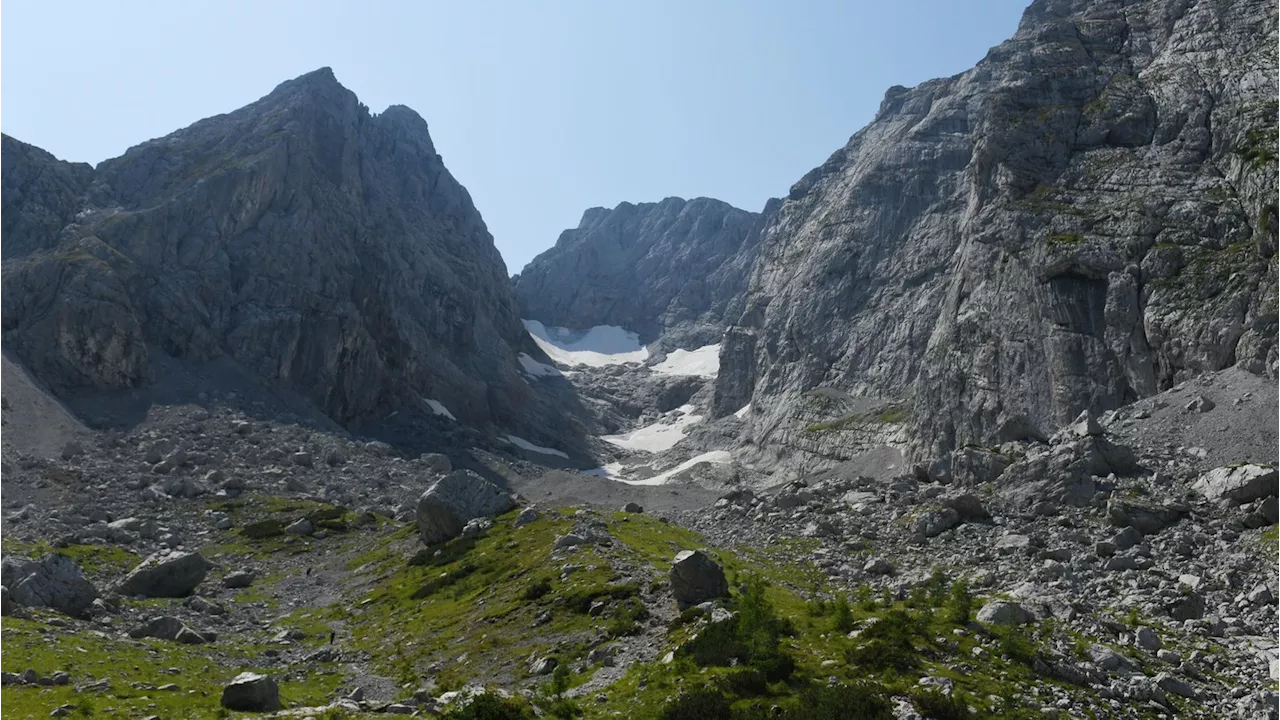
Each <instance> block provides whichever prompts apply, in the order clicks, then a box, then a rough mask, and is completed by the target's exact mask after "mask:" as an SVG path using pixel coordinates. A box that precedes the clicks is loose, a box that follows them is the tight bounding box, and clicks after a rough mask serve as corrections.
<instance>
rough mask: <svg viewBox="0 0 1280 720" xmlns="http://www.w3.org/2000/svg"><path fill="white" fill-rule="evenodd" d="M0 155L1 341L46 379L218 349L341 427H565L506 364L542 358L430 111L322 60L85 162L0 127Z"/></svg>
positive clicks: (124, 371)
mask: <svg viewBox="0 0 1280 720" xmlns="http://www.w3.org/2000/svg"><path fill="white" fill-rule="evenodd" d="M3 162H4V187H3V190H4V192H3V215H4V237H5V243H4V305H5V314H4V342H5V347H6V349H12V350H13V351H14V352H15V354H16V356H17V357H18V358H19V359H21V360H22V361H23V362H24V363H25V364H26V366H27V367H28V368H29V369H30V370H31V371H32V372H33V374H34V375H35V376H36V377H38V378H39V379H40V380H41V381H42V382H44V383H45V384H46V385H48V386H49V387H50V388H51V389H53V390H54V391H55V392H59V393H61V394H64V395H65V394H68V393H74V392H76V391H77V390H84V389H91V390H110V389H121V388H136V387H139V386H145V385H146V384H147V383H148V382H149V380H151V379H152V370H151V366H152V365H153V364H154V362H153V360H154V358H155V356H156V354H157V353H163V354H167V355H172V356H175V357H179V358H182V359H184V360H187V361H191V362H197V363H198V362H203V361H208V360H211V359H214V358H219V357H229V358H231V359H233V360H234V361H235V362H236V363H238V364H239V365H240V366H241V367H243V368H244V369H245V370H246V371H247V372H249V373H252V374H256V375H258V376H260V377H263V378H266V379H268V380H271V381H277V382H279V383H281V384H282V385H283V386H285V387H288V388H292V389H295V390H297V391H298V392H300V393H302V394H304V395H305V396H306V397H307V398H308V399H309V400H310V401H311V402H313V403H314V404H315V405H316V406H317V407H319V408H320V409H321V410H322V411H323V412H324V413H325V414H327V415H328V416H329V417H330V418H332V419H334V420H336V421H337V422H339V423H343V424H352V423H360V422H362V421H368V420H371V419H376V418H381V417H383V416H385V415H387V414H388V413H392V412H395V411H400V410H404V411H417V412H419V413H425V414H426V415H427V416H430V415H432V409H431V407H429V404H428V403H427V402H426V401H427V400H433V401H435V402H436V403H438V404H440V405H441V406H442V407H443V408H445V409H447V410H448V412H449V414H450V415H452V416H453V417H456V418H458V419H459V420H460V421H461V422H463V423H466V424H468V425H472V426H476V427H480V428H485V427H492V426H501V427H506V428H510V429H513V430H516V431H520V429H527V434H529V435H530V436H533V437H535V439H537V438H558V437H560V436H571V435H572V431H571V430H570V429H568V428H567V427H566V426H565V423H564V422H563V420H562V419H561V413H559V412H553V411H551V410H550V408H549V407H544V406H543V405H542V404H540V403H539V401H538V400H537V398H536V397H535V396H534V394H533V393H532V391H531V390H530V388H529V386H528V385H527V384H526V382H525V381H524V379H523V378H522V377H521V375H520V373H519V365H518V363H517V358H516V356H517V354H518V353H519V352H528V353H531V354H533V355H534V356H535V357H542V355H541V353H540V352H539V351H538V349H537V348H536V347H535V346H534V345H533V344H532V342H530V341H529V339H528V336H527V334H526V333H525V331H524V329H523V328H522V326H521V324H520V319H519V316H518V315H517V313H516V303H515V299H514V296H513V295H512V292H511V288H510V284H509V282H508V280H507V275H506V270H505V267H504V265H503V263H502V259H501V257H500V256H499V255H498V252H497V250H496V249H495V247H494V245H493V241H492V238H491V237H490V235H489V233H488V231H487V230H486V228H485V225H484V222H483V221H482V220H481V218H480V215H479V213H478V212H477V211H476V209H475V207H474V206H473V205H472V203H471V199H470V197H469V196H468V194H467V192H466V190H465V189H464V188H463V187H462V186H461V185H459V184H458V182H457V181H456V180H455V179H454V178H453V176H452V175H450V174H449V171H448V170H447V169H446V168H445V167H444V164H443V162H442V160H441V158H440V156H439V155H438V154H437V153H436V151H435V148H434V146H433V145H432V141H431V137H430V135H429V133H428V131H427V124H426V123H425V122H424V121H423V120H422V118H420V117H419V116H418V115H417V114H415V113H414V112H413V111H412V110H410V109H408V108H406V107H401V106H392V107H390V108H388V109H387V110H386V111H385V112H383V113H381V114H377V115H375V114H371V113H370V112H369V110H368V108H366V107H365V106H363V105H362V104H361V103H360V102H359V101H358V100H357V99H356V97H355V95H354V94H352V93H351V92H350V91H348V90H346V89H345V88H343V87H342V86H341V85H340V84H338V82H337V80H336V79H335V78H334V76H333V73H332V72H331V71H329V70H328V69H322V70H318V71H316V72H313V73H310V74H308V75H304V76H302V77H299V78H297V79H295V80H291V81H288V82H285V83H283V84H281V85H280V86H279V87H278V88H276V89H275V90H274V91H273V92H272V93H271V94H269V95H267V96H266V97H264V98H262V99H261V100H259V101H257V102H255V103H253V104H251V105H248V106H246V107H244V108H241V109H239V110H237V111H235V112H232V113H229V114H226V115H219V116H217V117H213V118H209V119H207V120H203V121H201V122H198V123H196V124H195V125H192V126H191V127H188V128H185V129H183V130H180V131H178V132H175V133H173V134H171V135H169V136H166V137H164V138H160V139H157V140H153V141H150V142H147V143H144V144H142V145H139V146H137V147H134V148H131V149H130V150H129V151H128V152H126V153H125V154H124V155H123V156H121V157H118V158H114V159H111V160H107V161H105V162H103V163H102V164H100V165H99V166H98V167H97V168H90V167H88V166H86V165H83V164H71V163H65V162H61V161H59V160H57V159H55V158H53V157H52V156H51V155H49V154H48V153H45V152H43V151H41V150H38V149H36V148H33V147H31V146H29V145H26V144H24V143H22V142H20V141H18V140H15V139H13V138H10V137H7V136H6V137H5V138H4V144H3ZM438 412H439V411H437V413H438ZM439 414H440V415H441V416H442V417H443V416H444V415H443V413H439ZM560 441H561V440H557V442H560Z"/></svg>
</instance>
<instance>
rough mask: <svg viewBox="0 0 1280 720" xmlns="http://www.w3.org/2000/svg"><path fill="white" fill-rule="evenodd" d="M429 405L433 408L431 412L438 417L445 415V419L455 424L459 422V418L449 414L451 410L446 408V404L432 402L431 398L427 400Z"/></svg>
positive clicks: (436, 401)
mask: <svg viewBox="0 0 1280 720" xmlns="http://www.w3.org/2000/svg"><path fill="white" fill-rule="evenodd" d="M427 405H430V406H431V412H433V413H435V414H437V415H443V416H444V417H447V418H449V419H450V420H452V421H454V422H457V421H458V418H456V417H454V416H453V413H451V412H449V408H447V407H445V406H444V403H442V402H440V401H439V400H432V399H431V398H427Z"/></svg>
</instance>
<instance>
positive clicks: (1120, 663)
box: [1089, 645, 1138, 673]
mask: <svg viewBox="0 0 1280 720" xmlns="http://www.w3.org/2000/svg"><path fill="white" fill-rule="evenodd" d="M1089 657H1090V659H1091V660H1092V661H1093V663H1094V664H1095V665H1097V666H1098V667H1099V668H1102V669H1103V670H1107V671H1109V672H1125V673H1131V672H1136V671H1137V670H1138V667H1137V666H1136V665H1134V664H1133V662H1132V661H1131V660H1129V658H1127V657H1125V656H1124V655H1121V654H1120V653H1118V652H1116V651H1115V650H1112V649H1111V648H1109V647H1107V646H1105V645H1093V646H1091V647H1090V648H1089Z"/></svg>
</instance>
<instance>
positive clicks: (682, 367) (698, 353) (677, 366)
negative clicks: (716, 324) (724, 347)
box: [653, 343, 720, 378]
mask: <svg viewBox="0 0 1280 720" xmlns="http://www.w3.org/2000/svg"><path fill="white" fill-rule="evenodd" d="M653 371H654V372H658V373H662V374H663V375H697V376H699V377H705V378H713V377H715V376H716V373H718V372H720V344H719V343H716V344H715V345H703V346H702V347H700V348H698V349H697V350H673V351H672V352H671V353H670V354H669V355H667V359H666V360H663V361H662V362H660V363H658V364H657V365H654V366H653Z"/></svg>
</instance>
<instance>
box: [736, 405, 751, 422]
mask: <svg viewBox="0 0 1280 720" xmlns="http://www.w3.org/2000/svg"><path fill="white" fill-rule="evenodd" d="M750 412H751V403H747V404H746V405H743V406H742V407H741V408H740V409H739V410H738V411H737V412H735V413H734V414H733V416H734V417H736V418H738V419H739V420H741V419H742V418H744V417H746V416H747V413H750Z"/></svg>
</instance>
